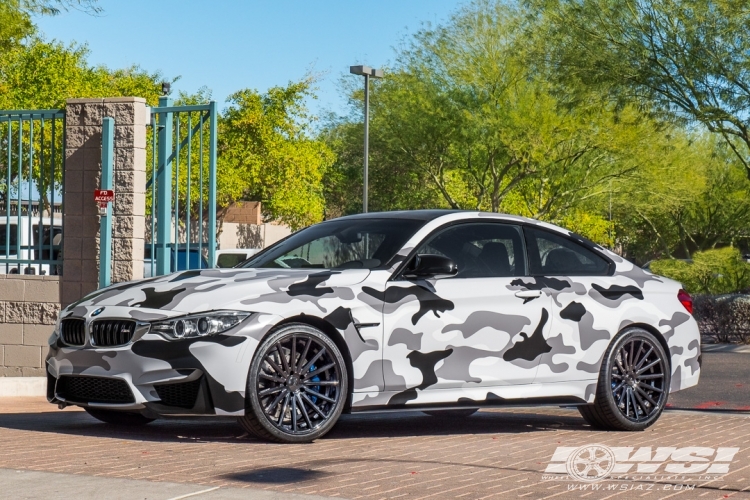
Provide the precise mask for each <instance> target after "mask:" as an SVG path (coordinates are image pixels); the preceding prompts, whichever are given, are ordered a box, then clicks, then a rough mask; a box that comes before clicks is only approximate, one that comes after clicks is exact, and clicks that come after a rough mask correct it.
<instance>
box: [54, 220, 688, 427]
mask: <svg viewBox="0 0 750 500" xmlns="http://www.w3.org/2000/svg"><path fill="white" fill-rule="evenodd" d="M464 220H465V221H467V222H471V221H487V220H499V221H505V222H509V223H512V224H521V225H535V226H539V227H543V228H545V229H548V230H551V231H555V232H557V233H559V234H562V235H565V236H570V237H574V238H577V237H575V236H574V235H571V234H570V233H569V232H568V231H566V230H564V229H561V228H559V227H556V226H552V225H550V224H546V223H541V222H538V221H534V220H529V219H523V218H519V217H512V216H507V215H500V214H486V213H476V212H474V213H472V212H456V213H449V214H445V215H442V216H438V217H436V218H434V219H432V220H429V221H427V222H426V224H425V225H424V226H423V227H422V228H421V229H420V230H419V231H417V232H416V233H415V234H414V235H413V236H412V237H411V238H410V239H409V240H408V241H407V243H406V244H405V245H404V247H403V248H402V250H400V251H399V252H398V255H397V256H396V258H395V259H394V260H393V262H392V263H391V266H390V268H389V269H380V270H374V271H370V270H366V269H348V270H319V269H313V270H311V269H212V270H201V271H184V272H180V273H176V274H172V275H168V276H162V277H158V278H150V279H147V280H140V281H134V282H129V283H121V284H117V285H113V286H111V287H109V288H105V289H102V290H98V291H97V292H95V293H92V294H90V295H89V296H87V297H85V298H84V299H82V300H81V301H79V302H77V303H75V304H72V305H70V306H68V307H67V308H66V309H64V310H63V311H62V312H61V314H60V318H61V319H65V318H82V319H84V320H85V321H86V325H87V329H86V331H87V332H88V331H89V328H88V327H89V326H90V323H91V322H92V321H96V320H103V319H132V320H135V321H136V322H137V328H136V333H135V335H134V337H133V340H132V341H131V342H130V343H129V344H127V345H125V346H121V347H113V348H97V347H94V346H92V345H91V344H90V341H89V335H88V333H87V336H86V338H87V341H86V344H85V345H84V346H83V347H69V346H66V345H64V344H63V343H62V341H61V339H60V338H59V336H58V335H57V333H55V334H53V336H52V337H51V339H50V344H51V345H50V351H49V354H48V356H47V370H48V372H49V374H50V375H51V377H54V379H58V378H59V377H60V376H61V375H89V376H99V377H113V378H118V379H121V380H124V381H125V382H127V384H128V385H129V387H130V389H131V391H132V392H133V394H134V396H135V402H134V403H130V404H127V405H103V404H99V405H97V406H103V407H111V408H120V409H133V410H139V409H143V408H146V407H147V406H148V404H149V403H156V404H158V403H159V400H160V398H159V396H158V394H157V393H156V391H155V389H154V386H155V384H164V383H170V382H179V381H185V380H193V379H195V378H196V377H199V376H205V377H204V378H205V380H206V383H207V386H208V390H209V392H210V399H211V405H210V408H208V409H206V410H205V412H206V413H216V414H223V415H242V414H243V413H244V411H245V390H246V383H247V376H248V370H249V366H250V363H251V360H252V358H253V355H254V354H255V351H256V348H257V346H258V345H259V343H260V342H261V341H262V339H263V338H264V336H266V335H267V334H268V333H269V331H271V330H272V329H273V328H274V327H275V326H276V325H278V324H279V323H281V322H284V321H289V320H294V321H303V322H304V321H309V320H310V318H315V319H316V320H318V321H320V320H322V321H325V322H326V324H327V325H328V326H329V328H328V330H329V331H330V332H334V334H338V335H340V336H341V338H342V339H343V340H344V343H345V344H346V346H347V348H348V357H349V358H350V360H351V366H352V369H353V391H354V393H353V396H352V410H353V411H357V410H370V409H383V408H388V407H394V408H396V407H408V406H415V407H429V406H431V405H448V406H450V405H452V404H455V405H456V406H471V405H472V404H476V405H479V404H504V403H509V402H519V403H520V402H522V401H520V400H523V401H525V402H528V403H535V402H554V401H560V402H564V401H567V402H570V401H574V402H593V398H594V393H595V389H596V383H597V377H598V373H599V369H600V366H601V362H602V359H603V357H604V354H605V351H606V350H607V347H608V346H609V344H610V341H611V340H612V339H613V338H614V336H615V335H617V333H618V332H620V331H622V330H623V329H624V328H626V327H628V326H630V325H639V326H642V327H646V328H648V329H649V330H651V331H653V332H658V333H659V334H660V335H661V337H662V338H663V340H664V341H665V342H666V344H667V347H668V352H669V355H670V357H671V370H672V378H671V388H670V389H671V392H674V391H678V390H681V389H685V388H687V387H691V386H693V385H695V384H697V382H698V378H699V375H700V365H699V361H700V337H699V333H698V326H697V324H696V322H695V320H694V319H693V317H692V316H691V315H690V314H688V313H687V311H686V310H685V308H684V307H683V306H682V304H681V303H680V302H679V301H678V299H677V292H678V290H679V289H680V284H679V283H676V282H674V281H672V280H669V279H666V278H662V277H658V276H655V275H652V274H650V273H648V272H645V271H643V270H641V269H640V268H638V267H637V266H635V265H633V264H632V263H630V262H628V261H626V260H624V259H622V258H621V257H619V256H617V255H616V254H614V253H611V252H609V251H607V250H606V249H603V248H600V247H594V248H595V251H597V252H599V253H600V254H602V255H604V256H605V257H606V258H607V259H609V260H611V261H613V262H614V264H615V272H614V274H613V275H612V276H597V277H565V276H556V277H516V278H467V279H459V278H442V279H429V280H419V281H409V280H405V279H394V278H395V277H394V272H396V271H397V270H398V268H399V267H400V265H401V264H402V263H403V261H404V260H405V259H406V258H407V257H408V256H409V255H410V253H411V252H412V250H413V249H415V248H417V247H418V246H419V245H420V243H421V242H422V241H423V240H424V239H425V238H426V237H427V236H428V235H429V234H431V233H433V232H434V231H435V230H437V229H439V228H440V227H441V226H443V225H445V224H449V223H456V222H460V221H464ZM589 248H591V246H590V245H589ZM535 291H538V292H539V296H538V297H533V298H529V297H518V296H517V295H516V294H517V293H518V292H531V293H532V295H533V293H534V292H535ZM97 310H100V312H99V313H98V315H97V316H96V317H92V314H93V313H94V311H97ZM213 310H237V311H247V312H252V313H253V314H252V315H251V316H249V317H248V318H247V319H246V320H245V321H243V322H242V323H241V324H239V325H238V326H236V327H234V328H233V329H231V330H229V331H227V332H224V333H222V334H219V335H215V336H210V337H203V338H194V339H183V340H166V339H165V338H164V337H162V336H161V335H158V334H155V333H149V325H150V322H152V321H155V320H161V319H166V318H172V317H178V316H183V315H186V314H195V313H200V312H206V311H213ZM58 323H59V322H58ZM50 400H51V401H53V402H56V401H57V399H55V398H54V396H51V397H50ZM92 406H93V405H92Z"/></svg>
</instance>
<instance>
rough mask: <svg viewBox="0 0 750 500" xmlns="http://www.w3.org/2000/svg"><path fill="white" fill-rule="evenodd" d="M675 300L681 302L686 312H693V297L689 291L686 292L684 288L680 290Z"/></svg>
mask: <svg viewBox="0 0 750 500" xmlns="http://www.w3.org/2000/svg"><path fill="white" fill-rule="evenodd" d="M677 300H679V301H680V304H682V305H683V306H684V307H685V309H687V312H689V313H690V314H693V298H692V297H691V296H690V294H689V293H687V292H686V291H685V290H680V291H679V292H677Z"/></svg>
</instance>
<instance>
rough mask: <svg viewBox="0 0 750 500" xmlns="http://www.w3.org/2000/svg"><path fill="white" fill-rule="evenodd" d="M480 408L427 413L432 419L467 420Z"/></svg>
mask: <svg viewBox="0 0 750 500" xmlns="http://www.w3.org/2000/svg"><path fill="white" fill-rule="evenodd" d="M478 411H479V408H460V409H454V410H430V411H425V412H422V413H425V414H427V415H429V416H431V417H447V418H466V417H470V416H472V415H474V414H475V413H476V412H478Z"/></svg>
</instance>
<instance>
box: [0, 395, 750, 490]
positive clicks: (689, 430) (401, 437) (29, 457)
mask: <svg viewBox="0 0 750 500" xmlns="http://www.w3.org/2000/svg"><path fill="white" fill-rule="evenodd" d="M0 405H1V408H0V469H13V470H23V471H41V472H45V473H58V474H64V476H63V477H65V478H68V479H70V478H73V479H75V478H79V479H81V478H82V479H83V480H84V482H85V481H86V480H88V479H89V477H90V476H96V477H97V478H99V479H102V480H107V479H112V480H114V479H116V480H117V481H120V482H117V481H116V482H113V483H112V487H111V491H112V492H113V495H114V494H115V493H117V495H116V496H117V497H118V498H162V499H166V498H188V497H186V496H185V494H181V495H171V494H170V491H177V489H176V487H175V489H173V490H164V488H166V487H168V486H169V485H189V486H191V488H192V489H190V491H189V495H190V498H197V499H200V498H219V497H217V496H210V495H218V494H219V493H220V492H225V493H226V494H227V495H230V494H232V495H233V494H234V493H233V492H236V491H237V489H241V488H245V489H249V491H247V493H248V496H247V497H248V498H253V497H255V496H258V494H259V492H261V491H266V492H269V493H271V492H277V493H280V494H282V495H286V494H292V493H293V494H312V495H319V496H324V497H344V498H372V499H379V498H467V499H473V498H641V497H643V498H649V499H650V498H675V497H677V498H702V499H719V498H729V497H732V498H750V418H748V417H746V416H744V415H742V414H724V413H719V414H717V413H715V412H714V413H709V412H692V411H691V412H685V411H667V412H666V413H665V414H664V415H663V416H662V418H661V419H660V420H659V422H658V423H657V424H656V425H654V426H653V427H652V428H650V429H649V430H647V431H645V432H640V433H617V432H600V431H594V430H592V429H591V428H589V427H588V426H586V425H585V424H584V421H583V419H581V418H580V417H579V416H578V412H577V411H575V410H570V409H561V408H538V409H504V410H485V411H481V412H479V413H477V414H475V415H474V416H471V417H468V418H463V419H452V418H436V417H429V416H426V415H423V414H421V413H408V412H402V413H397V414H373V415H358V416H344V417H343V418H342V420H341V421H340V423H339V424H338V425H337V426H336V428H335V429H334V430H333V431H332V432H331V433H330V434H329V435H328V436H326V437H325V438H324V439H321V440H318V441H317V442H315V443H313V444H304V445H280V444H271V443H265V442H261V441H257V440H254V439H251V438H248V437H247V436H246V435H244V433H243V431H242V430H241V428H240V427H239V426H237V425H236V424H235V423H234V422H233V421H232V420H228V419H218V418H202V419H192V420H188V419H179V420H163V421H157V422H154V423H152V424H150V425H148V426H146V427H142V428H135V429H133V428H130V429H128V428H126V429H122V428H113V427H110V426H108V425H105V424H101V423H98V422H97V421H96V420H94V419H93V418H91V417H89V416H88V415H87V414H86V413H84V412H82V411H80V410H77V409H74V408H67V409H65V410H62V411H59V410H57V409H56V408H55V407H53V406H52V405H49V404H47V403H46V402H45V401H40V400H38V399H33V398H25V399H20V398H19V399H9V398H5V399H3V400H1V402H0ZM592 444H599V445H604V446H605V447H608V449H612V450H614V451H615V452H616V453H617V464H618V466H621V467H625V468H628V469H632V470H631V471H630V473H628V474H619V475H617V476H612V478H611V480H605V481H601V482H597V483H587V482H583V481H573V480H571V478H570V477H569V476H567V475H566V474H559V473H554V474H553V473H550V471H551V470H552V471H554V470H557V471H560V470H561V469H560V468H561V467H562V470H564V468H565V463H564V458H561V457H564V456H566V455H565V454H566V453H567V454H568V455H570V450H571V449H573V448H578V447H581V446H584V445H592ZM687 446H692V447H700V448H696V449H697V450H699V451H698V453H699V454H701V453H702V454H703V455H706V454H707V453H708V452H707V451H705V450H707V449H709V451H710V452H711V454H713V453H714V452H715V451H716V450H717V449H718V448H720V447H724V448H739V450H738V451H736V452H734V453H733V454H732V456H731V458H730V459H729V461H728V462H726V463H724V464H723V465H722V464H719V467H720V468H721V467H724V468H725V469H726V472H727V473H725V474H713V475H702V474H692V475H691V474H669V475H665V474H664V472H665V470H666V469H665V468H666V467H668V466H669V467H675V466H677V467H680V468H684V467H685V466H692V465H695V463H696V462H695V461H693V462H690V461H689V460H691V458H690V457H689V456H688V458H686V455H685V454H684V453H683V454H682V455H679V452H675V451H674V450H675V449H682V450H683V451H684V447H687ZM565 450H568V452H565ZM623 450H624V451H623ZM644 450H646V451H644ZM660 450H661V451H660ZM664 450H666V451H664ZM701 450H703V451H701ZM693 451H695V449H693ZM653 453H656V454H655V455H654V454H653ZM659 453H662V458H661V459H660V458H658V456H659ZM664 453H666V455H665V454H664ZM670 453H673V455H672V458H671V459H670V458H669V456H670ZM645 454H647V455H649V456H648V457H645ZM719 454H721V452H720V453H719ZM553 455H554V456H553ZM636 455H637V456H636ZM678 455H679V456H678ZM712 456H713V455H712ZM724 456H726V453H724ZM644 457H645V458H644ZM665 457H666V462H667V463H665V464H662V463H660V462H659V461H660V460H665ZM553 458H554V460H553ZM675 458H677V459H678V461H677V462H675V461H674V460H675ZM693 458H695V455H694V456H693ZM717 458H720V457H718V455H716V456H715V457H713V458H708V459H705V460H709V462H710V463H711V464H716V463H718V462H716V461H714V460H715V459H717ZM623 460H624V461H626V462H627V461H630V464H627V463H624V464H623V463H621V462H622V461H623ZM644 460H646V461H648V460H651V463H650V464H649V463H646V465H640V464H642V463H645V462H643V461H644ZM685 460H688V462H685ZM696 460H698V462H699V463H697V465H698V466H701V467H703V468H704V470H705V468H706V467H707V466H708V463H703V465H701V463H702V462H700V460H704V459H703V458H701V457H700V456H698V457H697V458H696ZM705 460H704V462H705ZM639 461H640V462H639ZM634 462H637V463H635V464H634ZM654 462H655V463H654ZM668 464H672V465H668ZM675 464H676V465H675ZM691 464H692V465H691ZM638 467H656V469H654V470H657V469H658V471H659V472H660V474H661V475H660V476H659V474H632V472H634V471H635V470H636V468H638ZM644 470H645V469H644ZM681 470H682V469H681ZM545 471H546V472H545ZM5 473H6V474H9V473H10V472H7V471H6V472H5ZM17 474H21V473H17ZM79 475H82V476H79ZM657 476H659V477H657ZM2 477H3V476H2V474H0V478H2ZM27 477H28V476H27ZM70 480H71V481H72V479H70ZM130 480H138V481H137V482H133V483H132V484H133V485H134V486H133V490H132V495H131V494H130V490H129V489H128V487H127V486H123V485H125V484H128V483H127V481H130ZM143 480H147V481H152V482H159V484H158V485H157V484H154V486H153V490H152V495H149V496H144V491H149V487H148V485H149V484H152V483H144V482H142V481H143ZM122 481H126V482H125V483H123V482H122ZM3 484H5V485H6V486H5V488H6V489H5V492H6V495H8V494H9V497H10V498H16V497H22V496H21V495H22V494H27V495H28V494H32V495H31V496H30V498H34V497H38V496H42V491H43V490H44V488H47V490H48V489H49V488H50V484H55V483H54V482H53V481H51V480H46V479H45V480H41V479H34V478H33V477H29V479H28V480H27V481H20V482H19V481H18V480H16V481H14V482H11V483H7V482H6V481H3ZM81 484H82V486H81V487H80V488H76V489H74V490H70V489H68V490H67V494H69V495H72V496H70V497H76V498H96V497H95V496H88V497H87V496H86V495H88V493H87V492H89V491H101V489H95V490H89V489H87V487H86V486H85V485H83V483H81ZM19 485H25V486H24V487H23V489H22V490H10V491H9V490H8V488H16V489H17V488H19ZM101 487H102V486H101V485H99V486H97V488H101ZM217 487H218V489H216V488H217ZM35 488H36V489H35ZM40 488H41V489H40ZM144 488H145V490H144ZM105 489H106V488H105ZM208 490H210V491H208ZM34 491H38V492H40V494H39V495H33V492H34ZM63 491H66V490H63ZM186 494H187V493H186ZM45 495H46V493H45ZM27 497H28V496H27ZM51 498H54V497H51ZM222 498H236V497H234V496H226V497H222ZM266 498H273V497H268V496H267V497H266Z"/></svg>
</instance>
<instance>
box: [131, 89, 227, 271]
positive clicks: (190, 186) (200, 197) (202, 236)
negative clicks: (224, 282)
mask: <svg viewBox="0 0 750 500" xmlns="http://www.w3.org/2000/svg"><path fill="white" fill-rule="evenodd" d="M151 125H152V127H151V131H150V143H151V144H150V151H149V156H150V159H149V161H150V169H149V175H148V183H147V185H146V196H147V200H146V206H147V211H148V216H149V217H148V220H149V222H150V223H149V225H148V227H147V232H149V233H150V234H147V235H146V239H147V241H148V242H149V243H148V244H147V245H146V249H145V257H146V261H145V266H144V275H145V277H148V276H157V275H164V274H168V273H170V272H174V271H181V270H186V269H201V268H206V267H213V264H214V260H215V252H216V133H217V112H216V103H215V102H213V101H211V102H210V103H208V104H203V105H194V106H174V105H173V102H172V100H171V99H169V98H166V97H163V98H161V99H160V100H159V107H156V108H152V109H151Z"/></svg>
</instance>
